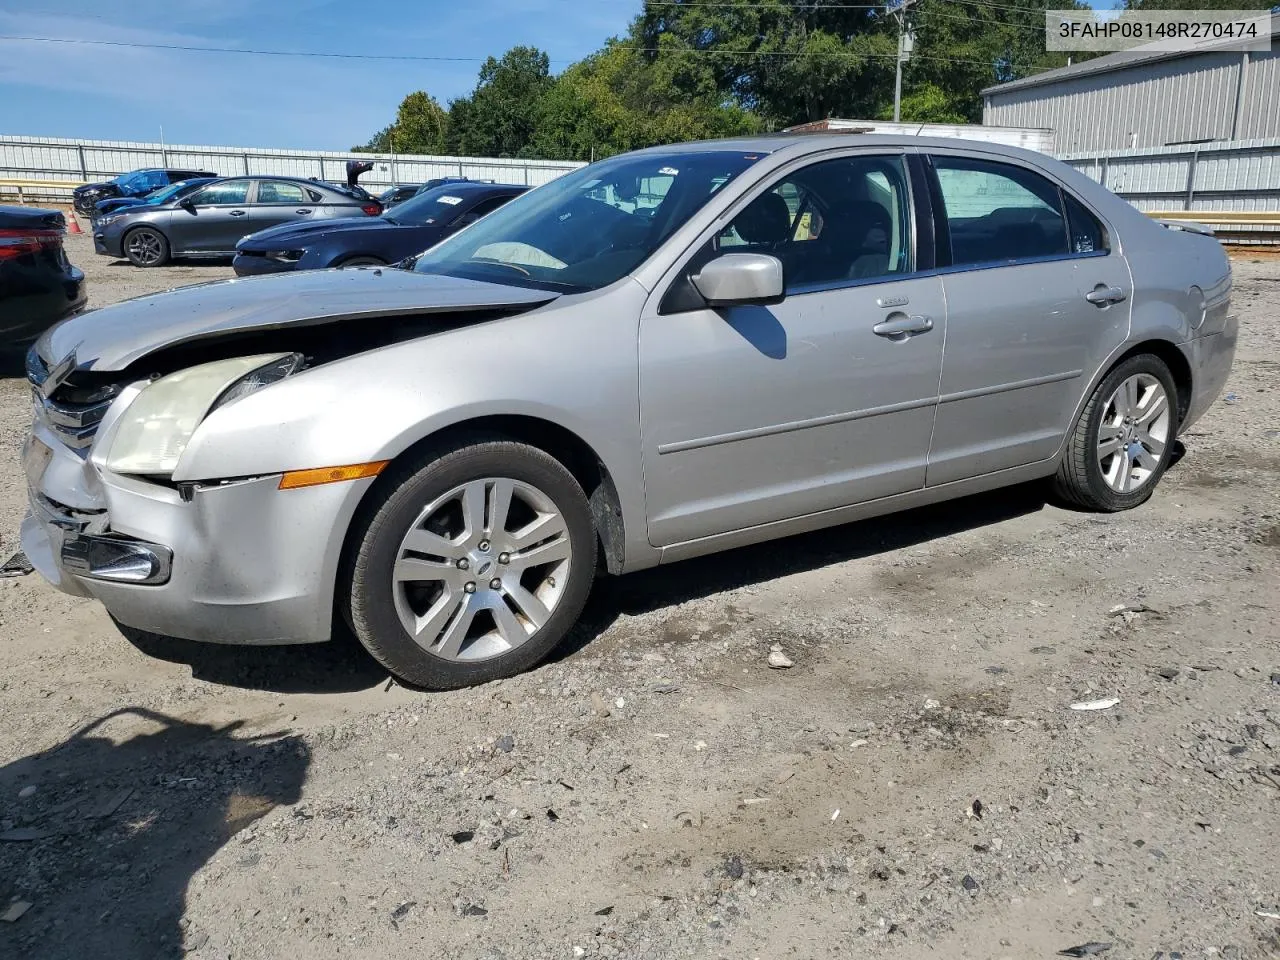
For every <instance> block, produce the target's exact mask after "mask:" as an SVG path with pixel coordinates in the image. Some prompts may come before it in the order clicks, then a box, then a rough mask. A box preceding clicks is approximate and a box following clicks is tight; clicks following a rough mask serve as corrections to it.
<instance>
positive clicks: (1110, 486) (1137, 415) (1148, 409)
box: [1054, 354, 1178, 512]
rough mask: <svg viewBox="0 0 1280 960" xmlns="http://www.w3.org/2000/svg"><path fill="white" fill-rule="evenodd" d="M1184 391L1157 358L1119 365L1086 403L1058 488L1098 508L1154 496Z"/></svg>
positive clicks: (1145, 356)
mask: <svg viewBox="0 0 1280 960" xmlns="http://www.w3.org/2000/svg"><path fill="white" fill-rule="evenodd" d="M1177 434H1178V391H1177V387H1176V386H1175V385H1174V382H1173V375H1172V374H1171V373H1170V372H1169V368H1168V366H1166V365H1165V362H1164V361H1163V360H1161V359H1160V358H1159V357H1156V356H1153V355H1151V354H1139V355H1138V356H1134V357H1130V358H1129V359H1127V360H1125V361H1124V362H1123V363H1120V364H1119V365H1117V366H1116V367H1115V368H1114V369H1113V370H1112V371H1111V372H1110V373H1108V374H1107V375H1106V376H1105V377H1103V378H1102V382H1101V383H1099V384H1098V387H1097V389H1096V390H1094V392H1093V396H1091V397H1090V398H1089V402H1088V403H1086V404H1085V406H1084V409H1083V410H1082V411H1081V412H1080V418H1079V420H1078V421H1077V422H1076V425H1075V429H1074V430H1073V431H1072V433H1071V436H1070V438H1069V440H1068V442H1067V451H1066V455H1065V456H1064V457H1063V459H1062V463H1061V464H1060V465H1059V467H1058V474H1057V476H1056V477H1055V478H1054V489H1055V490H1056V491H1057V492H1058V494H1059V495H1060V496H1062V497H1064V498H1065V499H1067V500H1070V501H1072V502H1073V503H1077V504H1079V505H1080V506H1083V507H1088V508H1089V509H1092V510H1103V511H1107V512H1114V511H1117V510H1128V509H1129V508H1131V507H1136V506H1137V505H1138V504H1140V503H1143V502H1144V501H1146V500H1147V498H1148V497H1150V496H1151V494H1152V492H1153V491H1154V490H1155V486H1156V484H1157V483H1159V482H1160V477H1161V476H1162V475H1163V474H1164V471H1165V470H1166V469H1167V468H1168V466H1169V461H1170V459H1171V457H1172V456H1173V443H1174V440H1175V439H1177Z"/></svg>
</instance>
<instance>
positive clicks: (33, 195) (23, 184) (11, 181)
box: [0, 177, 84, 204]
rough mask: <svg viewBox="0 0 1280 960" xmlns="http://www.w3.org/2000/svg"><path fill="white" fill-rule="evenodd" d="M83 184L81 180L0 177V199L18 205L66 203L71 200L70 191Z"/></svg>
mask: <svg viewBox="0 0 1280 960" xmlns="http://www.w3.org/2000/svg"><path fill="white" fill-rule="evenodd" d="M83 183H84V181H83V180H28V179H19V178H13V177H0V199H16V200H17V201H18V203H20V204H26V203H28V202H46V203H47V202H50V201H52V202H54V203H67V202H70V200H71V191H72V190H74V189H75V188H76V187H79V186H81V185H82V184H83Z"/></svg>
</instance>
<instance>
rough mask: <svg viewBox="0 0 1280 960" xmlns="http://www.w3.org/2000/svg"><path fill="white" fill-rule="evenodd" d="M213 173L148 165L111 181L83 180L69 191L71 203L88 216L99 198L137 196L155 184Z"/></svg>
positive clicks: (210, 175) (157, 185)
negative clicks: (92, 181) (88, 181)
mask: <svg viewBox="0 0 1280 960" xmlns="http://www.w3.org/2000/svg"><path fill="white" fill-rule="evenodd" d="M216 176H217V174H216V173H210V172H209V171H208V170H184V169H179V168H177V167H150V168H147V169H144V170H130V171H129V172H128V173H122V174H120V176H118V177H116V178H115V179H113V180H107V181H106V182H104V183H86V184H85V185H84V186H81V187H76V188H75V190H73V191H71V197H72V200H71V203H72V206H74V207H75V211H76V213H78V214H80V215H81V216H82V217H92V216H93V215H94V214H95V213H96V212H97V210H96V209H95V207H96V204H97V203H98V201H99V200H107V199H109V198H111V197H141V196H143V195H144V194H147V193H150V192H151V191H152V190H154V189H156V188H157V187H167V186H168V185H169V184H171V183H177V182H178V181H179V180H190V179H192V178H194V177H216Z"/></svg>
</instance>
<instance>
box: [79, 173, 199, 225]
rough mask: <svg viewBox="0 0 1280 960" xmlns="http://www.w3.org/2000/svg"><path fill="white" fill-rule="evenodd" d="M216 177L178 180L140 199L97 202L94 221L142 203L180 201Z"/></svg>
mask: <svg viewBox="0 0 1280 960" xmlns="http://www.w3.org/2000/svg"><path fill="white" fill-rule="evenodd" d="M216 179H217V178H216V177H193V178H192V179H190V180H179V181H178V182H177V183H171V184H169V185H168V186H167V187H156V189H154V190H152V191H151V192H150V193H147V194H143V195H142V196H140V197H111V198H110V199H109V200H99V201H98V202H97V203H96V204H95V205H94V207H95V210H96V211H97V212H96V213H95V215H94V217H95V219H101V218H102V217H105V216H107V215H108V214H111V213H116V212H118V211H120V210H124V209H125V208H126V207H138V206H141V205H142V204H144V203H148V204H149V203H165V202H166V201H168V200H181V199H182V198H183V197H185V196H186V195H187V194H188V193H190V192H191V191H192V190H195V189H196V188H197V187H203V186H204V185H205V184H206V183H213V181H214V180H216Z"/></svg>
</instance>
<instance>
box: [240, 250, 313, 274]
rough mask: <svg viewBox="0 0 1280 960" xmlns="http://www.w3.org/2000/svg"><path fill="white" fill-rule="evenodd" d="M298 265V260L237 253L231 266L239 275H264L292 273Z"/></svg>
mask: <svg viewBox="0 0 1280 960" xmlns="http://www.w3.org/2000/svg"><path fill="white" fill-rule="evenodd" d="M297 267H298V263H297V261H296V260H295V261H292V262H290V261H287V260H276V259H274V258H273V257H263V256H253V255H246V254H243V253H237V254H236V256H235V259H234V260H232V261H231V268H232V269H233V270H235V272H236V276H237V277H263V276H267V275H268V274H272V273H291V272H292V271H294V270H296V269H297Z"/></svg>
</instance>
